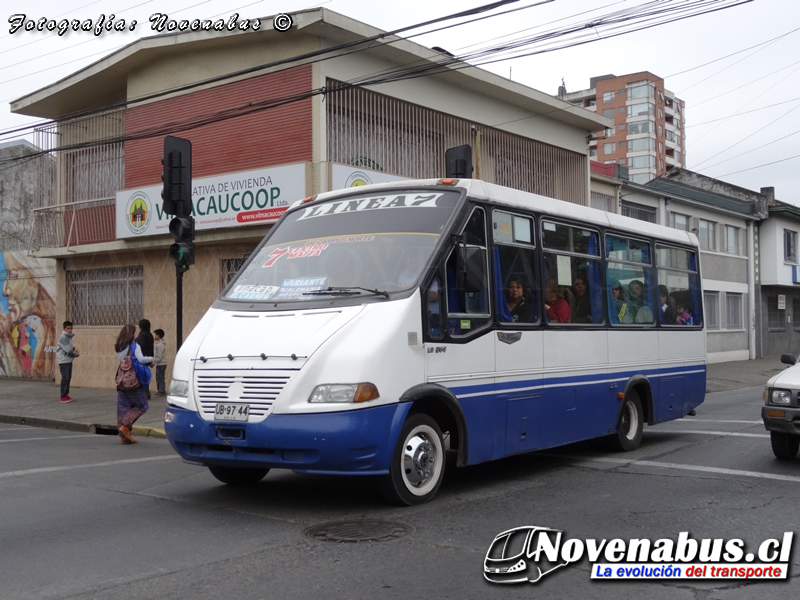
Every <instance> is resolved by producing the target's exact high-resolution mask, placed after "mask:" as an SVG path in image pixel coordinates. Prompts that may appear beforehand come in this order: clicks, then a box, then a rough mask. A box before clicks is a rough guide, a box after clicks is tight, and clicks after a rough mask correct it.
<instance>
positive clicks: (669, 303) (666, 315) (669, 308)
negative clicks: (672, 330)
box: [658, 285, 675, 325]
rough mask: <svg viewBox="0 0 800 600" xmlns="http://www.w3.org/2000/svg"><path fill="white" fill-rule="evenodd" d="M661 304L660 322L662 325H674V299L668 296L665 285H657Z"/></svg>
mask: <svg viewBox="0 0 800 600" xmlns="http://www.w3.org/2000/svg"><path fill="white" fill-rule="evenodd" d="M658 294H659V297H660V305H661V322H662V323H664V325H675V301H674V300H673V299H672V298H670V296H669V290H668V289H667V286H665V285H660V286H658Z"/></svg>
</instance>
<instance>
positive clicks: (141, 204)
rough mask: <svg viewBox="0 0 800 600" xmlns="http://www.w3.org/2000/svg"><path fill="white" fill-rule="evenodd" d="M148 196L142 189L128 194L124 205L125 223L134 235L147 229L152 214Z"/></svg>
mask: <svg viewBox="0 0 800 600" xmlns="http://www.w3.org/2000/svg"><path fill="white" fill-rule="evenodd" d="M151 207H152V203H151V201H150V197H149V196H148V195H147V194H145V193H144V192H142V191H136V192H134V193H133V194H131V195H130V197H129V198H128V202H127V204H126V206H125V224H126V225H127V226H128V229H129V230H130V231H131V233H133V234H134V235H139V234H141V233H143V232H145V231H146V230H147V226H148V225H149V224H150V218H151V216H152V210H151Z"/></svg>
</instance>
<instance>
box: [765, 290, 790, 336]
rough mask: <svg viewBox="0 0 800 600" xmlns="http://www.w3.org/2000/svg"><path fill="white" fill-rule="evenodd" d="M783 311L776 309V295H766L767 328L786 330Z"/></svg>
mask: <svg viewBox="0 0 800 600" xmlns="http://www.w3.org/2000/svg"><path fill="white" fill-rule="evenodd" d="M784 312H785V311H782V310H778V297H777V296H768V297H767V328H768V329H770V330H772V331H786V318H785V317H784Z"/></svg>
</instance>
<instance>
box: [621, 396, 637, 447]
mask: <svg viewBox="0 0 800 600" xmlns="http://www.w3.org/2000/svg"><path fill="white" fill-rule="evenodd" d="M638 429H639V412H638V411H637V410H636V404H634V403H633V401H631V400H627V401H626V402H625V410H624V411H623V413H622V430H623V431H624V432H625V437H626V438H627V439H629V440H633V438H635V437H636V432H637V431H638Z"/></svg>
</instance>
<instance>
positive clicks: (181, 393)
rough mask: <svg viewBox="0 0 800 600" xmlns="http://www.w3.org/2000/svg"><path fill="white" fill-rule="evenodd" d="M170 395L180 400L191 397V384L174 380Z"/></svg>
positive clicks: (170, 387) (170, 386)
mask: <svg viewBox="0 0 800 600" xmlns="http://www.w3.org/2000/svg"><path fill="white" fill-rule="evenodd" d="M169 395H170V396H177V397H178V398H188V397H189V382H188V381H183V380H182V379H173V380H172V383H170V385H169Z"/></svg>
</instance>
